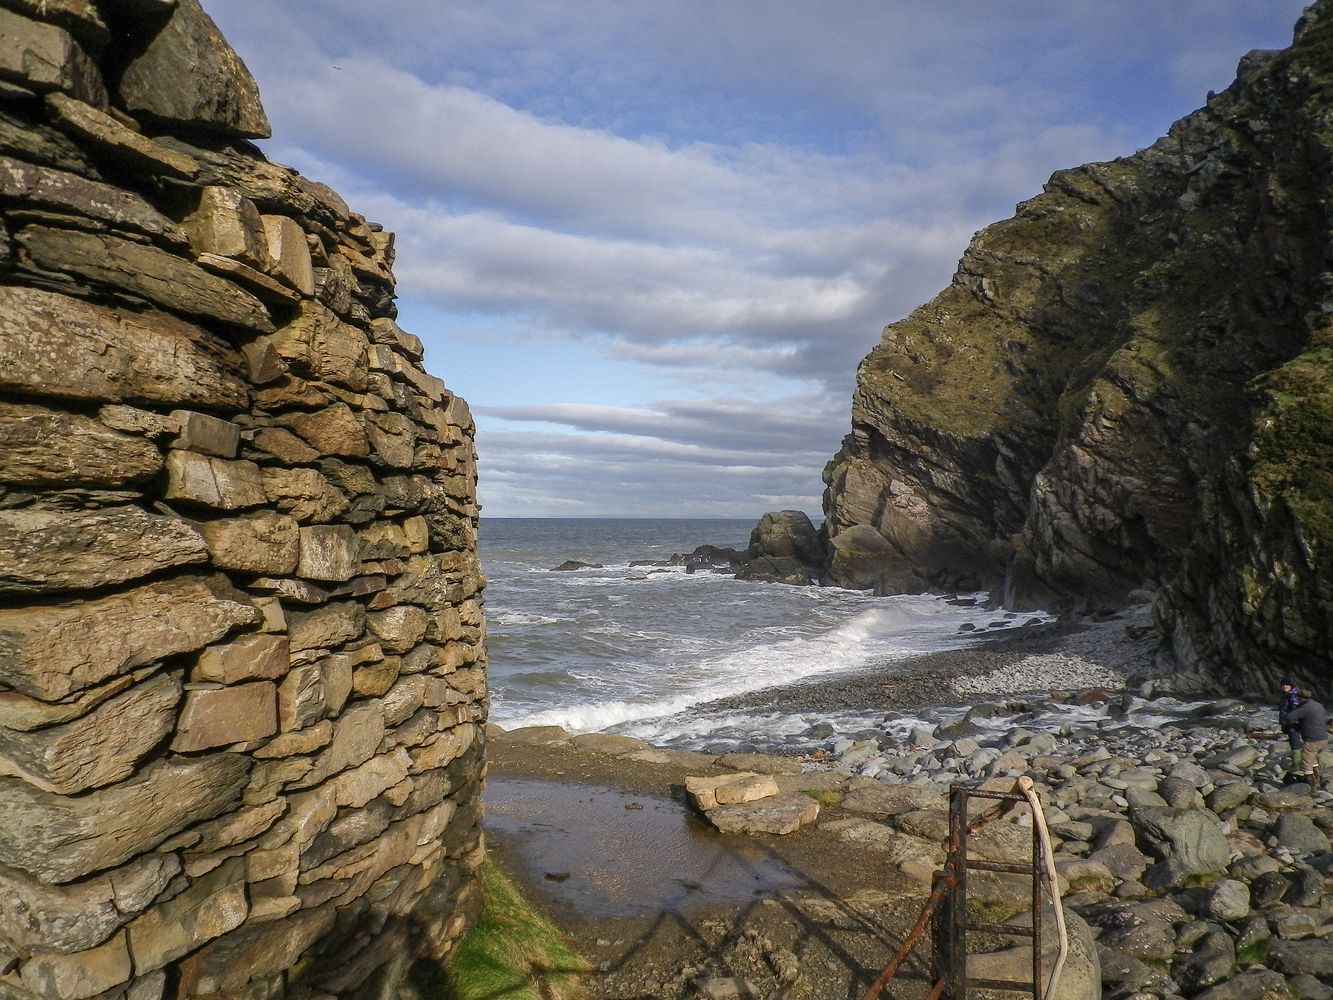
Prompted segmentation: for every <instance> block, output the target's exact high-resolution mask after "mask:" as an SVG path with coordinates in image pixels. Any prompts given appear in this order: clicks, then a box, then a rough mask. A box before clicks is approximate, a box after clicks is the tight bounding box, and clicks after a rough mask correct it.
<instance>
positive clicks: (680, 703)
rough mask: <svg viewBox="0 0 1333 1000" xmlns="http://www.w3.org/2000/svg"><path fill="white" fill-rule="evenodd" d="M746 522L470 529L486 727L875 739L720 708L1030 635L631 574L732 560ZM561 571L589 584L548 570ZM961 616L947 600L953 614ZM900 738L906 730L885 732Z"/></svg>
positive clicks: (791, 590) (847, 716) (943, 610)
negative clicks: (485, 663)
mask: <svg viewBox="0 0 1333 1000" xmlns="http://www.w3.org/2000/svg"><path fill="white" fill-rule="evenodd" d="M754 523H755V522H754V521H753V520H721V519H719V520H711V519H679V520H672V519H657V518H653V519H646V518H645V519H633V518H614V519H612V518H496V517H483V519H482V521H481V529H480V538H479V550H480V556H481V561H482V568H483V570H484V572H485V574H486V577H487V581H488V582H487V586H486V591H485V596H486V616H487V626H488V636H489V637H488V646H489V652H490V668H489V684H490V692H491V721H493V722H495V723H496V724H498V725H500V726H502V727H504V728H505V729H513V728H516V727H520V726H536V725H559V726H563V727H564V728H565V729H567V730H569V731H570V732H571V733H591V732H606V733H618V734H623V735H629V736H636V737H639V738H641V739H644V740H647V741H648V742H650V743H653V744H654V745H657V746H669V747H676V748H683V749H707V750H710V751H712V752H720V751H725V750H728V749H770V750H771V749H778V748H785V749H799V748H800V747H801V745H802V744H803V743H805V742H810V743H811V744H813V742H814V741H815V740H816V738H817V737H816V735H815V734H814V732H812V727H816V726H818V724H820V723H831V724H833V725H835V726H836V727H837V728H838V729H839V731H842V732H853V731H855V730H856V729H858V728H860V729H864V728H867V727H874V726H876V725H881V724H882V723H883V722H884V712H882V711H876V710H874V709H873V708H871V709H866V710H865V711H859V712H843V713H842V714H841V715H840V716H838V717H836V718H831V717H830V716H828V715H827V714H821V713H812V712H808V711H807V712H802V711H799V710H793V709H791V708H789V707H786V706H784V705H783V704H782V700H781V699H780V698H779V697H777V696H776V694H777V692H776V690H775V697H774V698H773V699H772V701H771V702H766V701H765V700H764V699H763V698H762V696H760V697H758V698H750V699H747V702H748V703H750V704H751V705H752V706H754V703H756V702H757V703H758V705H757V707H750V708H746V709H744V710H737V709H735V708H718V707H714V706H711V705H710V703H712V702H715V701H717V700H718V699H721V698H726V697H728V696H733V695H743V694H751V693H752V692H759V691H765V690H769V689H778V688H780V687H782V686H784V685H790V684H792V683H794V682H798V681H802V680H806V679H818V678H827V677H839V676H846V675H852V674H857V673H868V672H871V671H877V672H882V673H890V674H891V673H892V671H893V665H894V664H895V663H897V662H900V661H904V660H906V659H908V658H910V657H912V656H915V655H917V654H920V653H923V652H929V651H936V650H946V649H962V648H966V647H967V646H969V645H971V644H973V643H976V642H978V641H980V639H981V637H982V636H983V635H993V634H994V632H995V631H996V630H997V629H1003V628H1008V627H1019V626H1020V625H1022V624H1025V623H1030V622H1031V621H1032V616H1031V615H1027V614H1025V615H1024V616H1009V617H1006V616H1005V615H1004V614H1003V613H996V612H986V611H982V610H980V609H979V607H978V606H976V605H972V606H969V602H970V600H976V601H983V600H984V599H985V597H986V595H985V594H975V595H932V594H926V595H919V596H894V597H875V596H873V595H871V594H869V593H864V592H859V591H850V590H839V589H835V588H826V587H794V586H789V585H785V584H776V583H757V582H749V581H741V580H736V579H735V578H733V577H731V576H729V575H725V574H723V575H719V574H714V573H710V572H702V571H701V572H696V573H688V572H686V570H685V569H684V568H683V567H681V566H654V565H644V563H649V562H661V561H666V560H669V559H670V558H671V557H672V556H673V555H676V554H680V553H688V552H691V551H693V550H694V549H695V548H696V547H697V546H699V545H704V544H710V545H719V546H730V547H733V548H737V549H744V548H745V546H746V545H747V544H748V542H749V533H750V530H751V528H752V527H753V526H754ZM567 560H573V561H577V562H582V563H589V564H595V568H586V569H577V570H572V571H571V570H559V571H558V570H555V569H554V567H556V566H558V565H560V564H561V563H564V562H566V561H567ZM960 597H961V598H962V600H959V598H960ZM898 723H899V724H900V725H910V724H911V720H910V719H905V720H903V719H900V720H898Z"/></svg>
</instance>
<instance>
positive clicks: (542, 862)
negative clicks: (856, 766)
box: [485, 776, 805, 917]
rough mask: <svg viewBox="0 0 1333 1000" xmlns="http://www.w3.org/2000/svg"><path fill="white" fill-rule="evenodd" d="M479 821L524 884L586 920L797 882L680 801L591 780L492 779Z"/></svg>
mask: <svg viewBox="0 0 1333 1000" xmlns="http://www.w3.org/2000/svg"><path fill="white" fill-rule="evenodd" d="M485 827H486V831H487V836H488V837H490V838H491V839H492V841H494V842H498V844H499V846H500V847H501V849H502V850H503V851H504V853H505V855H506V856H507V857H510V858H512V859H513V860H514V862H516V863H517V864H518V865H520V866H522V868H523V869H524V871H525V872H526V873H527V874H528V875H529V876H530V878H531V880H532V881H533V882H534V883H536V884H540V885H542V886H543V888H544V889H545V890H546V892H547V894H548V895H550V896H551V897H552V898H553V899H554V900H556V901H557V902H559V903H560V904H562V905H564V904H568V905H569V906H570V907H571V908H572V909H573V910H574V911H575V912H577V913H579V914H581V915H584V916H589V917H614V916H628V915H631V914H635V913H640V912H643V911H645V910H651V911H657V912H662V911H667V912H682V911H685V910H687V909H689V908H690V907H691V906H696V905H700V904H703V903H710V902H720V901H724V902H736V901H741V902H743V901H746V900H751V899H754V898H756V897H758V896H762V895H767V894H769V893H771V892H774V891H777V890H782V889H790V888H796V887H798V886H801V885H804V884H805V881H804V880H803V879H802V878H801V877H800V876H799V875H797V874H796V873H795V872H793V871H792V870H791V869H790V868H788V867H787V866H786V865H784V864H783V863H782V862H781V861H779V860H778V859H777V858H775V857H773V856H771V855H770V854H769V853H768V852H767V851H765V850H764V848H763V847H761V846H759V845H756V844H754V843H748V842H746V841H744V840H739V839H738V838H731V837H724V836H723V835H722V834H720V833H718V832H717V831H715V830H713V829H712V828H711V827H709V826H707V825H706V824H704V823H703V821H701V820H700V819H698V818H697V817H696V816H695V815H694V814H693V813H692V812H691V811H690V809H689V807H688V806H687V805H685V804H684V803H683V802H678V801H676V800H674V799H670V798H664V797H661V796H653V795H630V794H627V793H625V792H621V791H617V790H615V789H611V788H606V787H604V786H600V785H577V784H564V783H561V782H555V781H541V780H536V779H530V778H502V777H496V776H492V777H491V778H488V779H487V783H486V822H485Z"/></svg>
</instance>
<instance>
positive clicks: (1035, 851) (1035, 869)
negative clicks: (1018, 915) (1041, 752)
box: [1028, 803, 1043, 1000]
mask: <svg viewBox="0 0 1333 1000" xmlns="http://www.w3.org/2000/svg"><path fill="white" fill-rule="evenodd" d="M1028 808H1029V809H1030V810H1031V811H1032V1000H1041V873H1042V867H1041V863H1042V860H1043V858H1042V853H1041V837H1040V836H1039V835H1038V824H1039V822H1040V817H1038V816H1037V810H1036V808H1035V807H1034V806H1033V805H1032V804H1031V803H1029V804H1028Z"/></svg>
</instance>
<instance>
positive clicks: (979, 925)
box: [861, 777, 1068, 1000]
mask: <svg viewBox="0 0 1333 1000" xmlns="http://www.w3.org/2000/svg"><path fill="white" fill-rule="evenodd" d="M974 798H977V799H992V800H995V802H996V804H995V805H993V806H992V807H990V808H989V809H987V810H986V811H985V812H983V813H981V814H980V815H979V816H977V817H976V818H974V819H972V820H971V821H970V822H969V820H968V802H969V800H970V799H974ZM1022 804H1026V805H1027V807H1028V808H1029V809H1030V810H1031V812H1032V861H1031V864H1018V863H1012V862H1002V861H981V860H978V859H975V858H969V857H968V852H967V846H968V838H969V837H971V836H972V835H974V834H975V833H977V831H979V830H980V829H981V828H982V827H983V826H985V825H986V824H987V823H989V822H991V821H993V820H996V819H999V818H1000V817H1001V816H1004V815H1005V814H1006V813H1008V812H1009V811H1010V810H1012V809H1013V808H1014V807H1015V806H1018V805H1022ZM968 871H992V872H1008V873H1012V874H1020V875H1028V876H1030V877H1031V879H1032V926H1031V927H1023V926H1021V925H1016V924H991V923H983V922H977V921H972V920H969V919H968V916H967V873H968ZM1043 885H1045V886H1047V887H1048V889H1049V891H1050V895H1051V902H1052V904H1053V908H1054V912H1055V920H1056V933H1057V935H1058V940H1059V949H1058V951H1057V955H1056V961H1055V965H1054V967H1053V968H1052V970H1051V976H1050V978H1049V980H1048V981H1047V984H1046V990H1045V991H1044V993H1043V990H1042V973H1041V959H1042V926H1041V902H1042V887H1043ZM927 927H929V928H930V929H931V943H932V946H933V947H932V956H931V967H930V979H931V984H932V985H931V989H930V992H929V993H928V994H927V995H926V1000H941V998H943V1000H967V991H968V990H969V989H989V990H1007V991H1012V992H1015V993H1028V994H1031V996H1032V998H1033V1000H1043V996H1044V997H1046V998H1047V1000H1049V998H1050V997H1052V996H1053V995H1054V992H1055V987H1056V985H1057V984H1058V982H1059V977H1060V972H1061V970H1062V969H1063V967H1064V961H1065V955H1066V953H1067V951H1068V940H1067V936H1066V934H1065V927H1064V914H1063V912H1062V911H1061V909H1060V898H1059V892H1058V890H1057V888H1056V878H1055V863H1054V859H1053V857H1052V854H1051V846H1050V834H1049V833H1048V831H1047V829H1046V818H1045V815H1044V814H1043V812H1042V808H1041V801H1040V799H1038V798H1037V793H1036V789H1035V787H1034V786H1033V784H1032V779H1031V778H1027V777H1022V778H1019V779H1018V780H1017V781H1016V782H1015V783H1014V787H1013V789H1012V790H1011V791H1007V792H1002V791H995V790H991V789H985V788H978V787H972V786H969V785H966V784H955V785H952V786H950V789H949V844H948V854H947V857H946V858H945V862H944V867H943V868H941V869H940V870H939V871H937V872H935V874H934V877H933V879H932V881H931V893H930V897H929V898H928V899H927V900H926V904H925V906H924V907H922V909H921V915H920V916H919V917H918V918H917V921H916V923H915V925H913V927H912V929H911V930H910V931H909V932H908V934H907V937H906V938H905V939H904V940H903V944H902V947H900V948H899V949H898V951H897V953H896V954H894V956H893V958H891V959H890V960H889V962H888V964H887V965H886V966H885V967H884V971H883V972H881V973H880V975H879V978H877V979H876V980H875V981H874V982H873V983H872V984H871V985H870V988H869V989H867V990H866V992H865V994H864V995H863V996H862V998H861V1000H878V998H879V996H880V994H881V993H882V992H883V991H884V988H885V987H886V986H887V985H888V984H889V982H890V981H891V980H892V979H893V977H894V976H895V975H896V974H897V972H898V967H899V966H900V965H901V964H902V961H903V959H905V958H906V957H907V956H908V955H909V954H910V953H911V952H912V950H913V949H914V948H915V947H916V946H917V945H918V944H919V943H920V942H921V941H922V939H923V938H924V936H925V933H926V929H927ZM969 931H979V932H986V933H991V934H1001V935H1005V936H1011V937H1023V938H1028V939H1030V940H1031V942H1032V978H1031V981H1030V982H1021V981H1018V980H1008V979H974V978H971V977H969V976H968V974H967V935H968V932H969Z"/></svg>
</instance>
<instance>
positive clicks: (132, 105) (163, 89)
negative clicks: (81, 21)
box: [117, 0, 272, 139]
mask: <svg viewBox="0 0 1333 1000" xmlns="http://www.w3.org/2000/svg"><path fill="white" fill-rule="evenodd" d="M117 93H118V96H119V98H120V101H121V102H122V104H123V105H124V107H125V108H126V109H127V110H128V111H129V112H130V113H131V114H133V115H135V116H137V117H141V118H144V119H146V120H150V121H155V122H162V123H167V124H174V125H184V126H187V127H188V128H192V129H206V130H210V131H216V132H221V133H223V134H226V135H236V136H243V137H246V138H252V139H266V138H268V137H269V135H271V134H272V129H271V128H270V127H269V123H268V117H267V116H266V115H265V114H264V107H263V104H261V103H260V100H259V88H258V87H257V86H256V85H255V81H254V78H253V77H252V76H251V75H250V71H249V70H247V69H246V68H245V63H244V62H242V61H241V58H240V56H238V55H237V54H236V52H235V51H234V50H233V49H232V47H231V46H230V45H228V44H227V40H226V39H225V38H223V37H222V33H221V32H220V31H218V29H217V26H216V25H215V24H214V23H213V21H212V19H211V18H210V17H209V16H208V15H207V14H206V13H204V9H203V7H201V6H200V5H199V3H198V0H178V2H177V3H176V4H175V6H174V9H173V10H172V12H171V15H170V17H169V18H168V20H167V22H166V24H165V25H164V26H163V27H162V29H161V30H160V31H158V32H157V34H156V35H155V36H154V37H153V39H152V41H151V42H149V43H148V46H147V47H146V48H145V49H144V51H143V53H142V54H140V55H139V56H138V57H136V58H135V59H134V60H133V61H131V62H130V64H129V65H128V66H127V67H126V68H125V71H124V73H123V74H122V75H121V77H120V82H119V85H118V86H117Z"/></svg>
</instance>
